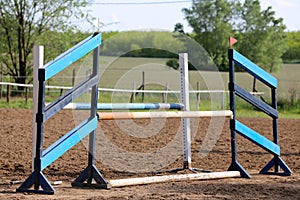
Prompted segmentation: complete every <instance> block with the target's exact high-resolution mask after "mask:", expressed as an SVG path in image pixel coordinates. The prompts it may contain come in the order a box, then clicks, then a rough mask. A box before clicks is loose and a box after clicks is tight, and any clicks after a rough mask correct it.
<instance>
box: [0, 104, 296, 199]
mask: <svg viewBox="0 0 300 200" xmlns="http://www.w3.org/2000/svg"><path fill="white" fill-rule="evenodd" d="M239 120H240V121H241V122H243V123H244V124H246V125H249V126H250V125H251V127H253V129H254V130H259V131H260V132H261V133H262V134H263V135H264V136H265V137H267V138H268V137H269V138H271V137H272V132H271V131H270V130H271V129H270V127H271V126H272V120H271V119H269V118H239ZM0 122H1V129H0V141H1V145H0V159H1V160H0V199H300V119H280V118H279V124H278V128H279V145H280V147H281V157H282V158H283V160H285V162H286V164H287V165H288V166H289V167H290V168H291V170H292V171H293V174H292V175H291V176H276V175H260V174H259V173H258V172H259V170H261V169H262V168H263V167H264V166H265V164H266V163H267V162H268V161H269V160H271V158H272V155H270V154H269V153H267V152H266V151H264V150H263V149H260V148H259V147H257V146H255V145H254V144H253V143H251V142H249V141H248V140H246V139H244V138H242V137H240V136H238V137H237V146H238V160H239V162H240V163H241V164H242V165H243V166H244V167H245V168H246V170H247V171H248V172H250V174H251V175H252V179H245V178H227V179H217V180H201V181H181V182H166V183H156V184H149V185H141V186H130V187H122V188H111V189H110V190H103V189H82V188H72V187H71V182H72V181H74V179H75V178H76V177H77V176H78V175H79V174H80V172H81V171H82V170H83V169H84V168H85V167H86V166H87V151H86V148H85V147H84V145H83V143H81V142H80V143H78V144H77V145H76V146H74V147H73V148H72V149H71V150H69V151H68V152H67V153H65V154H64V155H63V156H62V157H61V158H59V159H58V160H56V161H55V162H54V163H52V164H51V165H50V166H49V167H47V168H46V169H45V170H44V171H43V172H44V174H45V176H46V177H47V178H48V180H49V181H50V182H51V183H52V184H53V183H55V182H57V181H59V182H58V183H60V184H58V185H55V184H54V188H55V190H56V192H55V194H54V195H39V194H28V193H16V192H15V191H16V188H18V187H19V186H20V181H24V180H25V179H26V178H27V177H28V175H29V174H30V173H31V160H32V158H31V156H32V153H31V148H32V111H31V110H29V109H0ZM134 122H135V123H137V124H138V125H139V126H145V127H146V126H147V125H148V124H149V120H148V119H136V120H134ZM191 122H192V123H193V119H191ZM209 122H210V118H201V119H200V122H199V127H198V131H197V134H196V136H195V138H194V139H193V142H192V167H195V168H199V169H205V170H213V171H226V170H227V168H228V167H229V165H230V161H231V147H230V129H229V119H226V121H225V124H224V127H223V130H222V133H221V135H220V137H219V138H218V141H217V143H216V145H215V146H214V148H213V149H212V151H211V152H209V153H208V155H207V156H205V157H204V158H200V157H199V150H200V148H201V144H202V142H203V140H204V138H205V135H206V131H207V130H208V125H209ZM73 127H74V118H73V115H72V111H70V110H62V111H60V112H59V113H58V114H57V115H55V116H54V117H53V118H51V119H50V120H48V121H47V122H46V124H45V135H44V148H45V147H47V146H49V145H50V144H52V143H53V142H54V141H56V140H57V139H58V138H59V137H61V136H63V135H64V133H66V132H67V131H69V130H71V129H72V128H73ZM99 127H100V128H101V129H102V130H104V134H105V135H106V136H107V137H108V138H109V139H110V141H111V142H113V143H114V144H115V145H117V146H118V147H119V148H122V149H125V150H127V151H130V152H152V151H154V150H156V149H160V148H162V147H164V146H166V145H167V144H168V143H169V142H170V141H171V140H172V139H173V138H174V135H175V134H176V132H177V130H178V129H180V128H181V123H180V119H168V120H167V122H166V123H165V125H164V127H163V128H162V129H161V132H159V133H157V134H155V135H153V136H151V137H149V138H136V137H133V136H130V135H128V134H126V133H123V132H122V131H121V129H120V128H119V127H118V125H117V124H116V123H115V122H114V121H101V122H99ZM192 128H193V126H192ZM99 139H101V138H98V140H99ZM96 148H99V146H97V147H96ZM179 148H181V147H179ZM155 162H160V161H159V160H156V161H155ZM95 165H96V166H97V168H98V169H99V170H100V171H101V172H102V174H103V175H104V177H105V178H106V179H108V180H109V179H120V178H131V177H143V176H152V175H153V174H151V173H150V174H149V173H144V174H140V173H139V174H134V173H129V172H124V171H118V170H115V169H112V168H111V167H109V166H106V165H104V164H103V163H101V162H97V159H96V163H95ZM139 165H140V166H139V168H140V167H143V163H139ZM146 167H147V166H145V168H146ZM180 167H182V158H181V157H179V158H178V159H177V160H176V161H175V162H174V163H171V164H170V165H168V166H166V167H165V168H164V169H175V168H180ZM179 173H192V172H190V171H183V172H179Z"/></svg>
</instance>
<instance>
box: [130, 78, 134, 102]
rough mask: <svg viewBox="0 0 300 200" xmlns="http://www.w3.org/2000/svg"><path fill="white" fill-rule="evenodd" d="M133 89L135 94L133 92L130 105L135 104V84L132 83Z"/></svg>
mask: <svg viewBox="0 0 300 200" xmlns="http://www.w3.org/2000/svg"><path fill="white" fill-rule="evenodd" d="M132 87H133V92H132V94H131V97H130V103H134V102H135V82H133V83H132Z"/></svg>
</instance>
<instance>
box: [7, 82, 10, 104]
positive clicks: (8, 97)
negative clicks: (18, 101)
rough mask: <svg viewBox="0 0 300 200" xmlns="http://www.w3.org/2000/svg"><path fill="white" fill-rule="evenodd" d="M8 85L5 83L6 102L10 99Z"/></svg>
mask: <svg viewBox="0 0 300 200" xmlns="http://www.w3.org/2000/svg"><path fill="white" fill-rule="evenodd" d="M10 88H11V87H10V85H7V87H6V93H7V94H6V102H7V103H9V101H10Z"/></svg>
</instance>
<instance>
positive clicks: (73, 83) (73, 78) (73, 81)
mask: <svg viewBox="0 0 300 200" xmlns="http://www.w3.org/2000/svg"><path fill="white" fill-rule="evenodd" d="M75 74H76V71H75V69H73V76H72V87H74V85H75Z"/></svg>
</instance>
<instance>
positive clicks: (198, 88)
mask: <svg viewBox="0 0 300 200" xmlns="http://www.w3.org/2000/svg"><path fill="white" fill-rule="evenodd" d="M197 91H200V82H199V81H198V82H197ZM199 108H200V92H197V94H196V110H199Z"/></svg>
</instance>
